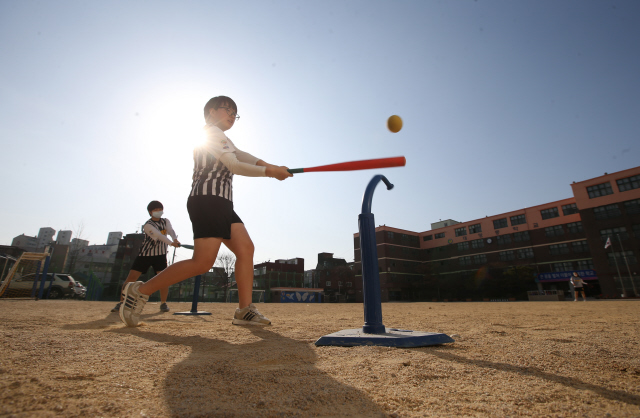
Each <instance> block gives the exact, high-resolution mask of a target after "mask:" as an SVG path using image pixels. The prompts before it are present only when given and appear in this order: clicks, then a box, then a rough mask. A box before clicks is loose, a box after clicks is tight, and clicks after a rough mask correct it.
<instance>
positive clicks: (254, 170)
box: [220, 152, 266, 177]
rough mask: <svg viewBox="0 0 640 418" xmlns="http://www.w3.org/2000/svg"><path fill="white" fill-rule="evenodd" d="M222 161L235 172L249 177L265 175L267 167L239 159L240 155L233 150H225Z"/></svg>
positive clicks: (221, 157)
mask: <svg viewBox="0 0 640 418" xmlns="http://www.w3.org/2000/svg"><path fill="white" fill-rule="evenodd" d="M220 161H222V164H224V165H225V166H226V167H227V168H228V169H229V171H231V173H233V174H239V175H241V176H247V177H265V176H266V168H265V167H260V166H258V165H253V164H247V163H243V162H240V161H238V157H236V155H235V154H234V153H233V152H225V153H224V154H222V155H221V156H220Z"/></svg>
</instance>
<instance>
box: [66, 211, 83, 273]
mask: <svg viewBox="0 0 640 418" xmlns="http://www.w3.org/2000/svg"><path fill="white" fill-rule="evenodd" d="M83 234H84V222H80V224H79V225H78V227H77V228H76V230H75V231H74V235H75V236H76V242H75V245H74V244H73V243H71V244H70V245H69V261H68V264H67V266H68V267H67V273H73V272H74V271H75V268H76V261H78V256H79V255H80V250H81V249H82V247H81V246H80V240H82V235H83Z"/></svg>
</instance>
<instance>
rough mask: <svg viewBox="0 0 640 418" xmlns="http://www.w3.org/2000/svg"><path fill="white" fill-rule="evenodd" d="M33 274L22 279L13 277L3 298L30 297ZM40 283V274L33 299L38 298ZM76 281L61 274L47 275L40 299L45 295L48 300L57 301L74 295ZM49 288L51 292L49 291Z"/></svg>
mask: <svg viewBox="0 0 640 418" xmlns="http://www.w3.org/2000/svg"><path fill="white" fill-rule="evenodd" d="M34 279H35V273H31V274H26V275H24V276H22V277H14V278H13V279H12V280H11V283H9V287H8V288H7V289H6V291H5V294H4V296H5V297H31V293H32V291H33V287H34V283H33V281H34ZM41 281H42V274H39V275H38V283H36V288H35V295H34V296H35V297H38V295H39V293H40V284H41ZM75 284H76V281H75V280H74V278H73V277H71V276H70V275H68V274H63V273H48V274H47V279H46V280H45V283H44V291H43V293H42V297H43V298H46V297H47V295H48V296H49V298H50V299H58V298H62V297H65V296H67V297H69V296H73V295H74V294H75V291H74V288H75ZM49 287H51V291H49Z"/></svg>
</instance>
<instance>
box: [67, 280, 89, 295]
mask: <svg viewBox="0 0 640 418" xmlns="http://www.w3.org/2000/svg"><path fill="white" fill-rule="evenodd" d="M86 296H87V288H86V287H85V286H84V285H83V284H82V283H80V282H78V281H76V284H75V285H74V286H73V295H71V297H72V298H74V299H84V298H85V297H86Z"/></svg>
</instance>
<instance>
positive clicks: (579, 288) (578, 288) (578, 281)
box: [571, 271, 587, 302]
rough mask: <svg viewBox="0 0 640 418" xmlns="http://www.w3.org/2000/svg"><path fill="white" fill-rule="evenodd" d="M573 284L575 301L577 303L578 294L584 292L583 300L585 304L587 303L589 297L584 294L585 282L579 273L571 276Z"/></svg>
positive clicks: (575, 272)
mask: <svg viewBox="0 0 640 418" xmlns="http://www.w3.org/2000/svg"><path fill="white" fill-rule="evenodd" d="M571 284H572V285H573V297H574V299H573V301H574V302H577V301H578V292H582V300H583V301H584V302H586V301H587V296H586V294H585V293H584V285H585V282H584V280H582V278H581V277H580V275H579V274H578V272H577V271H574V272H573V276H571Z"/></svg>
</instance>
